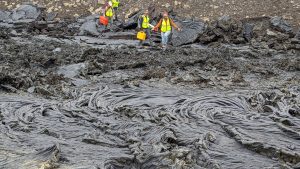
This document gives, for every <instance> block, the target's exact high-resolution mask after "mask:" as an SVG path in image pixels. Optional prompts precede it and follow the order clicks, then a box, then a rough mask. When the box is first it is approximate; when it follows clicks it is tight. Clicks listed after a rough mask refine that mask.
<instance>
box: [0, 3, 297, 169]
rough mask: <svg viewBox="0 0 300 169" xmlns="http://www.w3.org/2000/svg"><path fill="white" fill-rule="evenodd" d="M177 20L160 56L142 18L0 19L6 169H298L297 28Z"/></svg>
mask: <svg viewBox="0 0 300 169" xmlns="http://www.w3.org/2000/svg"><path fill="white" fill-rule="evenodd" d="M24 11H26V12H24ZM29 11H30V12H29ZM153 11H156V9H154V10H153ZM173 15H174V18H175V19H176V22H177V23H178V24H180V26H181V27H182V28H183V31H182V32H173V39H172V41H171V44H172V45H170V46H169V48H167V49H166V50H162V49H161V48H159V47H158V45H159V36H158V35H157V34H156V33H154V36H155V37H154V40H155V42H156V45H154V46H150V45H149V44H148V42H145V43H144V45H143V46H139V45H138V41H137V40H135V30H134V29H135V27H136V25H135V24H134V21H135V19H136V15H133V16H131V17H130V18H129V21H128V22H116V23H115V25H113V26H112V27H111V31H113V32H111V31H108V30H106V29H104V28H103V26H101V25H99V24H98V21H97V18H98V15H94V16H88V17H80V18H78V19H66V18H64V19H62V20H60V21H57V20H55V18H54V17H51V15H50V16H49V15H47V14H46V13H44V12H43V11H42V10H41V9H40V8H39V7H36V6H34V5H29V6H28V5H25V6H21V7H20V8H18V9H14V10H13V11H6V12H3V11H2V13H1V11H0V18H1V17H2V19H0V168H7V169H50V168H51V169H53V168H57V169H91V168H92V169H99V168H101V169H102V168H105V169H121V168H126V169H144V168H145V169H146V168H147V169H148V168H153V169H156V168H163V169H164V168H166V169H168V168H176V169H192V168H199V169H202V168H203V169H204V168H209V169H218V168H225V169H232V168H247V169H248V168H253V169H256V168H275V169H277V168H278V169H282V168H284V169H296V168H299V167H300V149H299V147H300V143H299V139H300V86H299V84H300V31H299V32H297V31H294V30H293V29H292V26H291V25H290V24H289V23H288V22H286V21H285V20H284V19H283V18H282V17H272V18H269V17H258V18H253V19H242V20H237V19H233V18H230V17H228V16H223V17H220V18H218V19H216V20H214V21H212V22H209V23H204V22H201V21H192V20H190V19H182V17H177V16H176V15H175V14H174V13H173ZM3 18H4V19H3ZM187 32H189V33H187ZM190 34H192V35H194V36H190Z"/></svg>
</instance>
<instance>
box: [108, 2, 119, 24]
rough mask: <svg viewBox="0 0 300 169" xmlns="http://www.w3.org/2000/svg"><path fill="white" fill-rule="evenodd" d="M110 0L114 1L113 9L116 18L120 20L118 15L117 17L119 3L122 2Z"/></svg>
mask: <svg viewBox="0 0 300 169" xmlns="http://www.w3.org/2000/svg"><path fill="white" fill-rule="evenodd" d="M109 2H111V3H112V8H113V11H114V14H115V15H114V17H115V20H118V17H117V11H118V8H119V4H120V1H119V0H109Z"/></svg>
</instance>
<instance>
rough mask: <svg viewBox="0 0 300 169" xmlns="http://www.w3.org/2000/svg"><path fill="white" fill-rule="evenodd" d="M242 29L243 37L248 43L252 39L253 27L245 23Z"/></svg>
mask: <svg viewBox="0 0 300 169" xmlns="http://www.w3.org/2000/svg"><path fill="white" fill-rule="evenodd" d="M243 28H244V29H243V36H244V38H245V39H246V40H247V42H250V41H251V39H252V37H253V28H254V25H253V24H249V23H246V24H244V26H243Z"/></svg>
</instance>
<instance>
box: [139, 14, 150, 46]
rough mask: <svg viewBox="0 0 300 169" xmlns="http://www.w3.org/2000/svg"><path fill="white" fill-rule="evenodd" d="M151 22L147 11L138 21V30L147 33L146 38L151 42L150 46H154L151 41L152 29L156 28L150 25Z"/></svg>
mask: <svg viewBox="0 0 300 169" xmlns="http://www.w3.org/2000/svg"><path fill="white" fill-rule="evenodd" d="M150 23H151V20H150V17H149V11H148V10H145V11H144V14H143V15H141V16H140V17H139V19H138V28H139V30H140V31H143V32H145V33H146V38H147V39H148V40H149V41H150V44H151V45H152V41H151V33H150V31H151V28H154V26H153V25H151V24H150ZM142 42H143V41H140V44H142Z"/></svg>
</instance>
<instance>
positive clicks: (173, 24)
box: [170, 19, 180, 30]
mask: <svg viewBox="0 0 300 169" xmlns="http://www.w3.org/2000/svg"><path fill="white" fill-rule="evenodd" d="M170 23H171V26H173V27H174V28H175V29H177V30H180V28H179V27H178V26H177V25H176V24H175V22H174V21H173V19H170Z"/></svg>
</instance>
